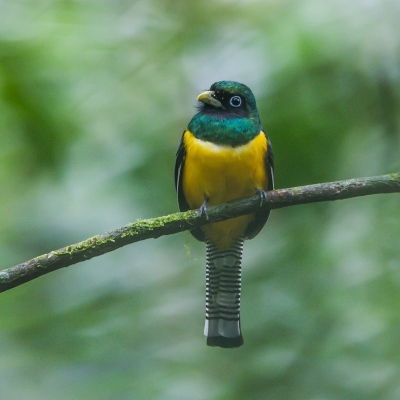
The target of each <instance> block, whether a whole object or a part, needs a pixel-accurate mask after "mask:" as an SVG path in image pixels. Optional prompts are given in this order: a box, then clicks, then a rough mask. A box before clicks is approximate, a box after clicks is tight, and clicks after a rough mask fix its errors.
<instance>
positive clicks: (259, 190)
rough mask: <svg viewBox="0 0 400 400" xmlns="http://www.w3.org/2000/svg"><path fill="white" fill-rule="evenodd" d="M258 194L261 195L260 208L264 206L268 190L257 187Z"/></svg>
mask: <svg viewBox="0 0 400 400" xmlns="http://www.w3.org/2000/svg"><path fill="white" fill-rule="evenodd" d="M256 191H257V193H258V195H259V196H260V208H261V207H262V206H263V204H264V202H265V201H266V200H267V192H266V191H265V190H262V189H256Z"/></svg>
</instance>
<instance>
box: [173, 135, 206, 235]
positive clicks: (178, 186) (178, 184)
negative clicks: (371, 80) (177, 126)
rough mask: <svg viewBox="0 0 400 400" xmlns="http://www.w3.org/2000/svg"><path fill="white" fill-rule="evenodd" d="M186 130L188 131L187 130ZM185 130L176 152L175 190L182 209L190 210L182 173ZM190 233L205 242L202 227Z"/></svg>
mask: <svg viewBox="0 0 400 400" xmlns="http://www.w3.org/2000/svg"><path fill="white" fill-rule="evenodd" d="M185 132H186V131H185ZM185 132H183V135H182V138H181V142H180V143H179V147H178V151H177V152H176V160H175V190H176V193H177V195H178V206H179V210H180V211H188V210H190V207H189V204H188V203H187V201H186V198H185V195H184V193H183V187H182V176H183V175H182V174H183V169H184V167H185V157H186V150H185V144H184V142H183V137H184V135H185ZM190 233H191V234H192V235H193V236H194V237H195V238H196V239H197V240H200V241H201V242H205V240H206V238H205V236H204V232H203V231H202V230H201V229H200V228H196V229H192V230H191V231H190Z"/></svg>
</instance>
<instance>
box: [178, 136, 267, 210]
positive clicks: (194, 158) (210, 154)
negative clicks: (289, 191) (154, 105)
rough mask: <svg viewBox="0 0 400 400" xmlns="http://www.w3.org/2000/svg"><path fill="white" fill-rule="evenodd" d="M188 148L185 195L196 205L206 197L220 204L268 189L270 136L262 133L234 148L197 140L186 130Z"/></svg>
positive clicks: (196, 206)
mask: <svg viewBox="0 0 400 400" xmlns="http://www.w3.org/2000/svg"><path fill="white" fill-rule="evenodd" d="M184 143H185V149H186V158H185V166H184V172H183V188H184V193H185V197H186V199H187V201H188V203H189V205H190V206H191V207H192V208H198V207H199V206H200V205H201V204H202V202H203V201H204V199H205V198H208V199H209V202H208V204H210V205H211V204H218V203H221V202H224V201H228V200H232V199H235V198H240V197H245V196H249V195H252V194H254V193H255V188H262V189H264V190H266V188H267V183H268V182H267V177H266V172H265V156H266V151H267V142H266V137H265V135H264V133H263V132H260V134H258V135H257V136H256V137H255V138H254V139H252V140H250V141H249V142H248V143H246V144H244V145H241V146H237V147H232V146H229V145H221V144H214V143H212V142H208V141H204V140H201V139H197V138H195V137H194V136H193V134H192V133H191V132H190V131H186V132H185V136H184Z"/></svg>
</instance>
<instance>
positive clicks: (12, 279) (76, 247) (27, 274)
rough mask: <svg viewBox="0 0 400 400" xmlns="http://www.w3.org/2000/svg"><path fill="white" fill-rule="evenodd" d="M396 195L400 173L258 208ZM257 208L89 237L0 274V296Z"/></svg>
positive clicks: (270, 196) (322, 187)
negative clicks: (52, 274) (134, 246)
mask: <svg viewBox="0 0 400 400" xmlns="http://www.w3.org/2000/svg"><path fill="white" fill-rule="evenodd" d="M396 192H397V193H400V173H393V174H389V175H382V176H376V177H368V178H359V179H350V180H345V181H336V182H329V183H320V184H316V185H307V186H298V187H293V188H289V189H278V190H272V191H270V192H268V193H267V199H266V201H265V202H264V205H263V207H267V208H269V209H275V208H283V207H289V206H294V205H300V204H307V203H316V202H321V201H332V200H343V199H348V198H351V197H359V196H367V195H371V194H379V193H396ZM258 207H260V197H259V196H258V195H254V196H251V197H246V198H243V199H239V200H234V201H230V202H228V203H223V204H218V205H216V206H210V207H209V208H208V209H207V211H208V217H209V219H208V220H207V221H206V220H205V219H204V217H203V216H202V215H201V213H200V211H199V210H194V211H187V212H184V213H175V214H170V215H167V216H165V217H159V218H152V219H147V220H142V221H138V222H135V223H133V224H128V225H126V226H123V227H122V228H119V229H115V230H113V231H111V232H108V233H103V234H101V235H96V236H93V237H91V238H89V239H87V240H84V241H83V242H80V243H77V244H73V245H70V246H67V247H63V248H61V249H58V250H55V251H52V252H50V253H48V254H44V255H41V256H39V257H36V258H33V259H32V260H29V261H26V262H24V263H22V264H18V265H15V266H14V267H11V268H7V269H5V270H3V271H0V292H4V291H6V290H9V289H12V288H14V287H16V286H19V285H21V284H23V283H25V282H28V281H31V280H33V279H35V278H38V277H39V276H42V275H44V274H47V273H49V272H52V271H55V270H57V269H60V268H64V267H68V266H70V265H73V264H76V263H79V262H82V261H86V260H89V259H91V258H93V257H97V256H100V255H102V254H105V253H108V252H110V251H113V250H116V249H118V248H120V247H122V246H126V245H127V244H130V243H134V242H138V241H141V240H145V239H149V238H154V239H156V238H158V237H160V236H164V235H172V234H174V233H178V232H182V231H185V230H188V229H191V228H196V227H199V226H201V225H204V224H205V223H211V222H217V221H222V220H225V219H229V218H233V217H238V216H240V215H244V214H249V213H251V212H253V211H255V210H256V209H258Z"/></svg>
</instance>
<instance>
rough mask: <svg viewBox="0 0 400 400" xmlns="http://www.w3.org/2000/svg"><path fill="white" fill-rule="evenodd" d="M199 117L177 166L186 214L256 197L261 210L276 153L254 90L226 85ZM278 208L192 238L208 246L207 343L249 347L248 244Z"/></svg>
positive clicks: (213, 91) (206, 101)
mask: <svg viewBox="0 0 400 400" xmlns="http://www.w3.org/2000/svg"><path fill="white" fill-rule="evenodd" d="M197 100H198V102H199V103H198V104H199V105H198V112H197V113H196V114H195V115H194V117H193V118H192V119H191V121H190V122H189V124H188V126H187V128H186V129H185V130H184V132H183V135H182V138H181V141H180V144H179V147H178V151H177V153H176V162H175V189H176V192H177V197H178V206H179V209H180V211H188V210H194V209H200V210H201V213H202V215H204V216H205V217H206V218H207V217H208V215H207V207H208V206H211V205H215V204H220V203H223V202H226V201H229V200H234V199H239V198H243V197H246V196H251V195H254V194H257V193H258V194H259V195H260V203H261V204H260V205H262V203H263V201H264V200H265V199H266V192H267V191H268V190H272V189H273V188H274V155H273V152H272V146H271V142H270V140H269V137H268V135H267V134H266V133H265V131H264V129H263V127H262V125H261V121H260V117H259V114H258V110H257V105H256V100H255V97H254V95H253V93H252V91H251V90H250V88H249V87H247V86H246V85H244V84H242V83H238V82H234V81H219V82H215V83H213V84H212V85H211V87H210V89H209V90H207V91H204V92H202V93H200V94H199V95H198V97H197ZM269 214H270V210H268V209H267V208H265V207H261V206H260V208H259V209H258V210H256V211H255V212H254V213H252V214H249V215H244V216H240V217H236V218H232V219H229V220H226V221H221V222H216V223H210V224H205V225H203V226H202V227H200V228H194V229H192V230H191V231H190V232H191V234H192V235H193V236H194V237H195V238H196V239H197V240H199V241H202V242H205V244H206V320H205V327H204V335H205V336H206V337H207V345H208V346H212V347H222V348H236V347H240V346H241V345H243V343H244V341H243V336H242V331H241V325H240V295H241V274H242V273H241V267H242V254H243V242H244V240H245V239H252V238H254V237H255V236H256V235H257V234H258V233H259V232H260V231H261V229H262V228H263V226H264V224H265V223H266V222H267V219H268V217H269Z"/></svg>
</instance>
